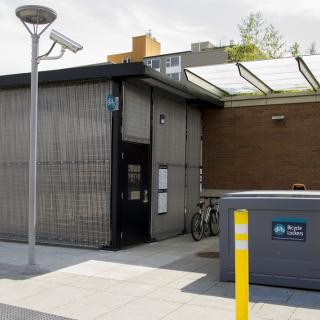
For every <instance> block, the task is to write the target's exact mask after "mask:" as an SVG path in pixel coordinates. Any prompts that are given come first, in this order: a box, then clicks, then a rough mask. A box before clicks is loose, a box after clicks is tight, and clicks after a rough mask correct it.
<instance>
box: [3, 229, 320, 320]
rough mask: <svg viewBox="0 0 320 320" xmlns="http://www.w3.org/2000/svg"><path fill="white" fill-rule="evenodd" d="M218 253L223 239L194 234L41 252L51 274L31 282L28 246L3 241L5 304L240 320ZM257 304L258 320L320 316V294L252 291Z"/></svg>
mask: <svg viewBox="0 0 320 320" xmlns="http://www.w3.org/2000/svg"><path fill="white" fill-rule="evenodd" d="M217 251H218V239H217V238H207V239H204V240H202V241H200V242H194V241H192V239H191V236H190V235H185V236H180V237H177V238H173V239H169V240H165V241H160V242H156V243H151V244H145V245H141V246H137V247H132V248H129V249H126V250H122V251H119V252H110V251H96V250H84V249H74V248H61V247H49V246H38V248H37V260H38V262H39V264H40V266H41V268H43V269H44V270H45V272H44V273H43V274H41V275H36V276H28V275H24V274H22V271H23V269H22V266H23V265H25V264H26V258H27V246H26V245H24V244H17V243H5V242H1V243H0V303H2V304H7V305H10V306H16V307H19V308H24V309H30V310H35V311H40V312H44V313H46V314H51V315H56V316H62V317H65V318H71V319H85V320H90V319H100V320H109V319H114V320H125V319H130V320H136V319H137V320H157V319H165V320H178V319H181V320H182V319H183V320H189V319H190V320H191V319H192V320H198V319H201V320H206V319H208V320H209V319H219V320H220V319H223V320H229V319H235V316H234V314H235V312H234V309H235V303H234V284H232V283H219V281H218V271H219V260H218V259H216V258H214V255H213V254H211V252H217ZM208 253H209V254H208ZM250 301H251V302H250V317H251V318H250V319H252V320H253V319H254V320H268V319H270V320H271V319H276V320H289V319H290V320H310V319H311V320H316V319H319V318H320V292H312V291H303V290H293V289H286V288H272V287H265V286H251V288H250ZM0 319H2V318H1V315H0ZM6 319H7V318H6ZM48 319H49V318H48Z"/></svg>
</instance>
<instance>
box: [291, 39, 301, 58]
mask: <svg viewBox="0 0 320 320" xmlns="http://www.w3.org/2000/svg"><path fill="white" fill-rule="evenodd" d="M289 52H290V54H291V55H292V56H293V57H298V56H300V45H299V43H298V42H297V41H296V42H295V43H294V44H293V45H292V46H291V47H290V48H289Z"/></svg>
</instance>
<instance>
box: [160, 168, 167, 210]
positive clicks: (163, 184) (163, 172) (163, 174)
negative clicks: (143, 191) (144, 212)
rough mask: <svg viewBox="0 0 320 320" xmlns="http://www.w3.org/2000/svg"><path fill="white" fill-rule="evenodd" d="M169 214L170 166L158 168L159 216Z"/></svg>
mask: <svg viewBox="0 0 320 320" xmlns="http://www.w3.org/2000/svg"><path fill="white" fill-rule="evenodd" d="M167 212H168V166H167V165H159V168H158V214H163V213H167Z"/></svg>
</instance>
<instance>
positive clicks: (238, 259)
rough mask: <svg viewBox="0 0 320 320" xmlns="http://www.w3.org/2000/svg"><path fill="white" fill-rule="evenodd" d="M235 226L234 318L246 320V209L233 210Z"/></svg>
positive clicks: (247, 291)
mask: <svg viewBox="0 0 320 320" xmlns="http://www.w3.org/2000/svg"><path fill="white" fill-rule="evenodd" d="M234 223H235V224H234V228H235V236H234V239H235V281H236V320H248V316H249V312H248V309H249V250H248V241H249V236H248V211H247V210H246V209H239V210H236V211H235V212H234Z"/></svg>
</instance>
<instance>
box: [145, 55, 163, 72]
mask: <svg viewBox="0 0 320 320" xmlns="http://www.w3.org/2000/svg"><path fill="white" fill-rule="evenodd" d="M146 65H147V66H148V67H150V68H152V69H154V70H156V71H159V72H160V58H156V59H148V60H147V61H146Z"/></svg>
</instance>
